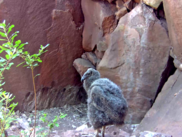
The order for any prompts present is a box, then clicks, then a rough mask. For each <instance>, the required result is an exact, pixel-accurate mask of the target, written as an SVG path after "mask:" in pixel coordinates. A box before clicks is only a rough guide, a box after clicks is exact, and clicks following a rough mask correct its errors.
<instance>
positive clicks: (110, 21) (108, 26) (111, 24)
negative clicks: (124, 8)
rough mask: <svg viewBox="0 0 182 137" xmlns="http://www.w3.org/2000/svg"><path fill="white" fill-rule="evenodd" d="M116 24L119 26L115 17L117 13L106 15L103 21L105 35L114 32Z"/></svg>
mask: <svg viewBox="0 0 182 137" xmlns="http://www.w3.org/2000/svg"><path fill="white" fill-rule="evenodd" d="M116 26H117V20H116V19H115V15H111V16H109V17H105V18H104V20H103V22H102V30H103V36H105V35H107V34H110V33H111V32H113V31H114V29H115V28H116Z"/></svg>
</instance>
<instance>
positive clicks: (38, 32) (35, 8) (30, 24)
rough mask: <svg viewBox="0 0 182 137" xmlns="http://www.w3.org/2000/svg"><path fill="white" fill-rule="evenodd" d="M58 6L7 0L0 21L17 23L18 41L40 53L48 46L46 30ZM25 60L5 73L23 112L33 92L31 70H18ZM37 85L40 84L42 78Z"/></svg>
mask: <svg viewBox="0 0 182 137" xmlns="http://www.w3.org/2000/svg"><path fill="white" fill-rule="evenodd" d="M54 6H55V3H54V1H49V0H44V1H41V0H27V1H22V0H16V1H11V0H4V1H3V2H2V3H1V4H0V22H2V21H3V20H6V22H7V23H11V24H15V28H14V29H13V30H12V31H13V32H15V31H19V32H20V33H19V34H18V37H17V39H20V40H21V41H22V42H23V43H24V42H28V43H29V45H27V46H25V50H28V51H29V52H30V53H31V54H32V53H36V52H37V51H38V49H39V47H40V45H41V44H42V45H46V44H47V37H46V29H47V28H48V27H50V25H51V12H52V10H53V8H54ZM40 9H41V12H40ZM0 44H1V43H0ZM22 61H23V60H22V59H20V58H17V59H15V60H14V62H15V65H14V66H12V68H11V69H10V70H9V71H6V72H5V73H4V76H5V81H6V84H5V86H4V89H5V90H6V91H7V92H12V93H13V94H14V95H15V96H16V98H15V102H19V104H18V107H17V109H22V104H23V99H24V98H25V95H26V94H27V93H28V92H32V91H33V86H32V77H31V71H30V70H29V69H27V68H23V67H22V66H20V67H16V65H18V64H19V63H21V62H22ZM38 73H40V67H39V68H36V69H35V74H38ZM10 85H11V86H10ZM36 85H37V86H38V85H40V84H39V78H38V77H37V78H36Z"/></svg>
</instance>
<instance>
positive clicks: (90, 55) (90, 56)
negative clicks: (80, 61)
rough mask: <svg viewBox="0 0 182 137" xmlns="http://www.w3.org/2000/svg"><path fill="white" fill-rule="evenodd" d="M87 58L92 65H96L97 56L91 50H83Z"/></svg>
mask: <svg viewBox="0 0 182 137" xmlns="http://www.w3.org/2000/svg"><path fill="white" fill-rule="evenodd" d="M85 55H86V57H87V59H88V60H89V61H90V62H91V63H92V64H93V65H94V66H96V65H97V60H98V59H97V57H96V55H95V54H94V53H93V52H85Z"/></svg>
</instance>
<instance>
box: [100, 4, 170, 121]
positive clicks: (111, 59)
mask: <svg viewBox="0 0 182 137" xmlns="http://www.w3.org/2000/svg"><path fill="white" fill-rule="evenodd" d="M161 39H162V41H161ZM106 41H107V42H108V48H107V50H106V51H105V54H104V56H103V58H102V60H101V62H100V63H99V65H98V67H97V69H98V70H99V72H100V73H101V76H102V77H108V78H110V79H111V80H112V81H114V82H115V83H116V84H118V85H119V86H120V87H121V89H122V90H123V93H124V96H125V98H126V99H127V101H128V104H129V111H128V115H127V117H126V122H128V123H139V122H140V121H141V120H142V118H143V117H144V115H145V114H146V112H147V111H148V110H149V109H150V107H151V101H152V100H153V99H154V97H155V94H156V91H157V88H158V86H159V82H160V79H161V74H162V72H163V71H164V69H165V66H166V64H167V60H168V56H169V47H170V45H169V44H170V41H169V39H168V36H167V34H166V31H165V29H164V28H163V27H162V26H161V23H160V21H159V20H158V19H157V18H156V17H155V14H154V13H153V9H151V8H149V7H147V6H146V5H145V4H141V5H139V6H137V7H136V8H134V9H133V10H132V11H131V12H130V13H128V14H127V15H125V16H124V17H122V18H121V19H120V21H119V24H118V26H117V28H116V29H115V30H114V32H112V33H111V34H110V37H108V39H107V40H106Z"/></svg>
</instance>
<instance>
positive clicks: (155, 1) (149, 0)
mask: <svg viewBox="0 0 182 137" xmlns="http://www.w3.org/2000/svg"><path fill="white" fill-rule="evenodd" d="M161 2H162V0H143V3H145V4H146V5H148V6H150V7H152V8H154V9H157V8H158V7H159V5H160V4H161Z"/></svg>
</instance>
